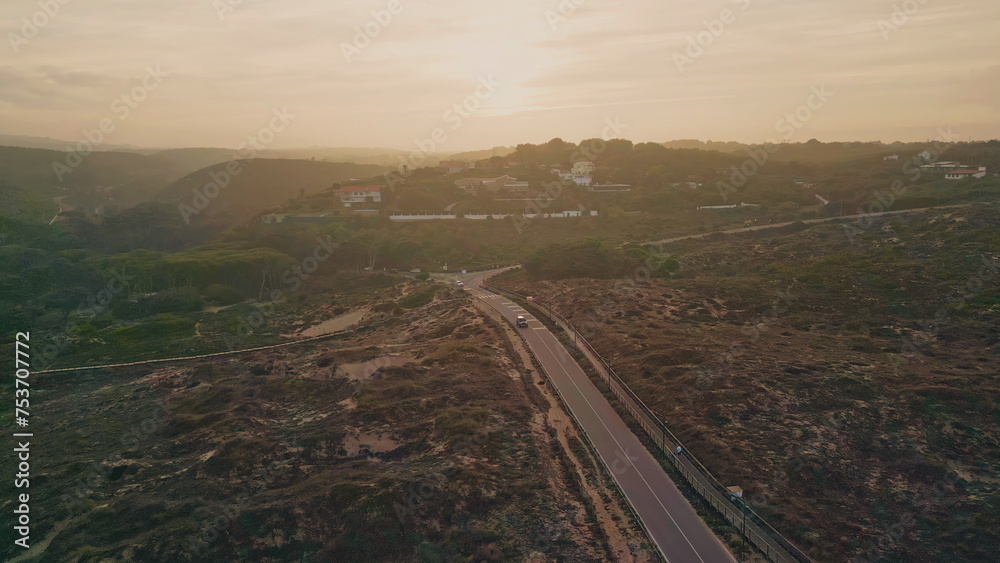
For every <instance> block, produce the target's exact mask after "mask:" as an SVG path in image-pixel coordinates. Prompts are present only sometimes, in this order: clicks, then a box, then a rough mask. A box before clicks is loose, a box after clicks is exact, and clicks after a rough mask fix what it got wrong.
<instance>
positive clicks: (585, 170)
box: [573, 160, 597, 176]
mask: <svg viewBox="0 0 1000 563" xmlns="http://www.w3.org/2000/svg"><path fill="white" fill-rule="evenodd" d="M594 170H597V166H596V165H594V163H593V162H590V161H589V160H581V161H580V162H576V163H573V174H579V175H581V176H583V175H586V174H590V173H591V172H593V171H594Z"/></svg>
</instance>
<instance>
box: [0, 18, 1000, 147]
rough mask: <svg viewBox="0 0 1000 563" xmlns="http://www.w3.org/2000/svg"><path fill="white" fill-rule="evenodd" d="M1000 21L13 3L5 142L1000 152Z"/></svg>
mask: <svg viewBox="0 0 1000 563" xmlns="http://www.w3.org/2000/svg"><path fill="white" fill-rule="evenodd" d="M46 7H47V9H48V13H46V12H45V8H46ZM998 24H1000V2H997V1H996V0H905V1H902V0H809V1H808V2H803V1H802V0H604V1H600V0H504V1H502V2H497V1H490V0H465V1H457V0H456V1H452V0H448V1H445V0H424V1H418V0H372V1H369V0H340V1H336V0H334V1H330V0H3V2H2V3H0V32H2V33H3V44H0V133H6V134H15V135H33V136H44V137H53V138H58V139H66V140H70V141H76V140H79V139H83V138H87V137H88V136H89V137H90V138H92V139H93V138H97V136H95V133H94V131H95V130H96V131H98V132H99V133H100V135H99V136H100V137H101V138H102V140H101V142H102V143H108V144H132V145H137V146H143V147H182V146H213V147H225V148H230V147H232V148H235V147H237V146H238V145H240V144H241V143H243V142H246V141H247V140H249V139H251V138H253V139H255V142H257V143H259V144H262V145H263V146H266V147H268V148H292V147H309V146H328V147H392V148H397V149H403V150H417V149H418V148H419V147H423V148H424V149H433V150H435V151H460V150H472V149H484V148H489V147H493V146H497V145H507V146H510V145H516V144H519V143H542V142H545V141H548V140H549V139H552V138H554V137H560V138H562V139H564V140H567V141H574V142H576V141H580V140H582V139H585V138H592V137H598V136H602V135H604V136H609V134H610V136H615V137H624V138H629V139H632V140H633V141H636V142H642V141H657V142H662V141H668V140H673V139H701V140H714V141H742V142H762V141H768V140H777V141H781V140H789V141H807V140H809V139H812V138H816V139H819V140H821V141H850V140H861V141H870V140H881V141H884V142H892V141H897V140H899V141H922V140H925V139H931V138H934V137H936V136H938V131H939V130H940V129H946V128H949V127H950V128H952V130H953V131H954V133H955V134H956V135H958V136H959V137H960V138H962V139H968V138H972V139H993V138H998V137H1000V56H998V53H1000V33H998V31H1000V25H998ZM123 97H124V98H123ZM463 104H464V105H463ZM276 113H277V114H281V115H282V116H284V117H283V119H278V118H276V117H275V115H276ZM608 123H617V124H619V127H618V130H613V129H610V128H609V126H608ZM102 126H103V127H104V129H105V131H104V132H100V129H101V127H102ZM85 131H86V132H88V133H85ZM264 141H266V143H265V142H264Z"/></svg>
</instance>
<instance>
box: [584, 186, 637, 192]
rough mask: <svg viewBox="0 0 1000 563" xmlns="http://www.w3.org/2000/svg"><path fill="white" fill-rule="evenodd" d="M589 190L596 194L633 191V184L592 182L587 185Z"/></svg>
mask: <svg viewBox="0 0 1000 563" xmlns="http://www.w3.org/2000/svg"><path fill="white" fill-rule="evenodd" d="M587 191H589V192H592V193H595V194H606V193H614V192H630V191H632V186H631V185H629V184H592V185H591V186H588V187H587Z"/></svg>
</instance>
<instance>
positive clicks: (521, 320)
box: [517, 315, 528, 328]
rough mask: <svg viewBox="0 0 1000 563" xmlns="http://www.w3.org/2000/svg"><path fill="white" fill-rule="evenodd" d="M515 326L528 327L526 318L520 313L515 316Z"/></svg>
mask: <svg viewBox="0 0 1000 563" xmlns="http://www.w3.org/2000/svg"><path fill="white" fill-rule="evenodd" d="M517 328H528V319H526V318H524V317H523V316H521V315H518V316H517Z"/></svg>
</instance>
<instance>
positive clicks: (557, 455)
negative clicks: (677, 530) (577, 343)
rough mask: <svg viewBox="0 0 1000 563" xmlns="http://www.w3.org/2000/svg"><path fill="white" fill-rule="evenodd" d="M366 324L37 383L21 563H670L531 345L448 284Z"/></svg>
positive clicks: (390, 299) (402, 293)
mask: <svg viewBox="0 0 1000 563" xmlns="http://www.w3.org/2000/svg"><path fill="white" fill-rule="evenodd" d="M324 290H325V289H324ZM365 306H366V307H370V308H371V312H370V313H369V314H368V316H367V317H365V320H364V321H363V322H362V326H361V327H360V328H359V329H358V330H356V331H354V332H353V333H351V334H348V335H344V336H341V337H337V338H334V339H330V340H324V341H319V342H314V343H309V344H302V345H298V346H293V347H288V348H281V349H277V350H271V351H263V352H257V353H250V354H244V355H238V356H232V357H227V358H222V359H217V360H213V361H200V362H193V363H189V362H185V363H177V364H172V365H166V366H154V367H135V368H130V369H113V370H101V371H87V372H76V373H73V374H57V375H49V376H37V380H36V381H35V382H34V384H33V385H34V386H35V387H36V388H37V389H38V390H39V391H38V395H37V401H38V405H39V406H38V409H39V410H40V412H41V413H43V414H39V415H36V416H37V417H38V420H39V428H38V430H37V431H36V436H35V439H34V441H33V448H34V449H33V450H32V451H33V452H36V451H37V452H38V454H37V455H38V458H37V460H36V461H35V462H34V467H33V470H34V472H35V473H34V477H33V480H32V491H34V492H35V493H34V494H35V495H37V496H34V501H33V502H34V504H33V506H32V510H33V511H34V512H33V514H37V516H35V518H36V519H35V521H34V523H33V528H32V543H33V544H34V545H35V546H36V547H35V548H34V549H33V550H32V551H31V552H29V553H28V554H27V556H23V555H22V556H21V557H20V558H19V559H18V560H26V561H31V560H35V561H81V562H82V561H187V560H194V561H235V560H246V561H250V560H253V561H290V560H296V561H337V562H346V561H393V562H405V561H477V562H478V561H608V560H614V561H653V560H655V558H654V557H653V556H652V551H651V550H650V546H649V545H648V544H646V543H645V540H644V536H643V535H642V533H641V531H640V530H639V529H638V527H637V526H636V525H635V524H634V523H633V522H632V521H631V520H630V518H629V516H628V515H627V513H626V512H625V510H624V509H623V507H622V504H621V502H620V499H618V497H617V496H616V495H615V493H614V492H613V490H612V489H611V488H609V486H608V483H607V481H606V480H605V478H604V477H603V476H602V474H601V473H600V471H598V469H597V467H598V466H597V464H596V463H595V460H594V459H593V458H592V456H591V455H590V453H589V452H588V451H587V450H586V449H585V448H584V447H583V446H582V443H581V441H580V437H579V436H578V434H577V433H576V431H575V429H574V427H573V426H572V424H571V423H570V421H569V420H568V419H567V418H566V416H565V414H563V413H562V411H561V410H560V409H559V408H558V407H557V406H556V402H555V400H554V398H553V397H552V395H551V393H550V391H549V390H548V388H547V386H546V385H545V384H544V381H543V379H542V376H541V375H540V374H539V373H538V372H537V371H536V370H535V368H534V367H532V366H531V365H530V359H529V358H528V356H527V354H526V352H525V351H524V349H523V348H521V347H519V346H518V340H517V339H516V338H511V336H512V334H513V333H512V331H510V329H509V327H507V326H506V325H505V324H502V323H499V322H497V321H496V320H495V319H494V318H493V317H491V316H490V315H488V314H486V313H485V312H484V311H483V310H482V309H480V308H479V306H478V305H477V303H475V302H474V300H472V299H470V298H469V296H468V294H467V293H465V292H461V291H458V290H456V289H454V288H451V287H447V286H444V285H440V284H434V283H433V282H416V283H404V284H401V285H397V286H393V287H391V288H388V289H384V290H380V292H379V293H378V294H377V297H375V298H373V299H371V300H370V302H366V303H365ZM313 312H314V313H315V310H314V311H313ZM341 312H342V311H339V310H337V311H331V312H330V314H339V313H341ZM312 317H315V318H312V319H310V321H309V322H298V323H297V324H298V325H300V326H299V328H301V327H302V326H307V325H309V324H310V323H311V322H314V321H321V320H322V317H323V315H317V314H313V315H312ZM293 324H295V323H293ZM275 330H278V329H275ZM4 498H12V495H5V496H4ZM9 508H10V507H9V506H8V507H7V509H9ZM15 555H17V553H15V552H14V550H13V549H12V548H11V546H10V545H9V542H8V544H7V545H5V546H4V547H3V552H2V555H0V556H2V557H3V558H4V559H7V560H11V559H13V558H14V556H15Z"/></svg>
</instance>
